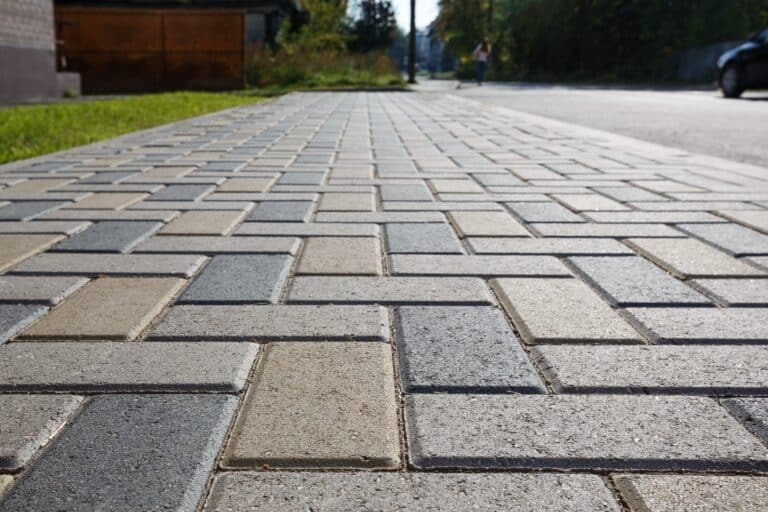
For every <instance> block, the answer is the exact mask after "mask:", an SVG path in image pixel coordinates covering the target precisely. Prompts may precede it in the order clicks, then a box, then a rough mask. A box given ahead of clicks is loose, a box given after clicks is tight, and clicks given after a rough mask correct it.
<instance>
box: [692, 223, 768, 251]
mask: <svg viewBox="0 0 768 512" xmlns="http://www.w3.org/2000/svg"><path fill="white" fill-rule="evenodd" d="M677 227H679V228H680V229H682V230H683V231H685V232H686V233H690V234H691V235H693V236H695V237H697V238H700V239H702V240H704V241H706V242H709V243H710V244H712V245H714V246H715V247H719V248H720V249H722V250H724V251H725V252H727V253H728V254H732V255H734V256H762V255H768V235H765V234H763V233H759V232H757V231H754V230H752V229H749V228H746V227H744V226H739V225H738V224H678V226H677Z"/></svg>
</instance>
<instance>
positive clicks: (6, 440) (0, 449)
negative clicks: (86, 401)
mask: <svg viewBox="0 0 768 512" xmlns="http://www.w3.org/2000/svg"><path fill="white" fill-rule="evenodd" d="M82 400H83V399H82V397H79V396H68V395H48V396H45V395H37V396H35V395H0V416H2V418H3V421H2V423H0V470H6V471H15V470H18V469H20V468H22V467H23V466H24V465H25V464H26V463H27V462H28V461H29V459H30V458H32V456H33V455H34V454H35V453H36V452H37V451H38V450H39V449H40V448H42V447H43V446H45V445H46V444H48V442H49V441H50V440H51V438H52V437H53V436H54V435H56V432H57V431H58V430H59V428H61V427H62V425H64V423H66V421H67V419H68V418H69V417H70V416H72V414H73V413H74V412H75V410H76V409H77V407H78V406H79V405H80V403H81V402H82Z"/></svg>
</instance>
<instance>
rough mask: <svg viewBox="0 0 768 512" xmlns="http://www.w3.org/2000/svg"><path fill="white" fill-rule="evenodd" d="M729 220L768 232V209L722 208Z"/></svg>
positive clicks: (721, 212) (723, 214) (721, 213)
mask: <svg viewBox="0 0 768 512" xmlns="http://www.w3.org/2000/svg"><path fill="white" fill-rule="evenodd" d="M717 213H719V214H720V215H722V216H723V217H725V218H726V219H728V220H732V221H734V222H738V223H739V224H743V225H744V226H747V227H748V228H752V229H756V230H758V231H762V232H763V233H767V234H768V210H720V211H718V212H717Z"/></svg>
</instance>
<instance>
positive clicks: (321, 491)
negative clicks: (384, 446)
mask: <svg viewBox="0 0 768 512" xmlns="http://www.w3.org/2000/svg"><path fill="white" fill-rule="evenodd" d="M246 509H247V510H260V511H264V512H282V511H284V510H305V511H309V510H318V511H319V510H322V511H324V512H346V511H349V510H358V511H361V512H375V511H383V510H390V511H394V510H398V511H417V510H420V511H429V512H436V511H443V512H466V511H467V510H507V511H512V512H523V511H525V512H551V511H554V510H557V511H559V512H584V511H590V512H618V511H619V510H620V508H619V506H618V505H617V504H616V502H615V500H614V498H613V497H612V496H611V493H610V491H609V490H608V488H607V487H606V486H605V484H604V483H603V482H602V481H601V480H600V477H598V476H596V475H555V474H543V473H536V474H499V473H495V474H488V473H486V474H455V473H454V474H451V473H441V474H434V473H412V472H411V473H401V472H387V473H371V472H355V473H349V472H346V473H342V472H322V473H316V472H294V473H291V472H285V471H280V472H268V473H267V472H240V471H238V472H235V473H223V474H221V475H219V476H218V477H217V478H216V480H215V481H214V484H213V488H212V489H211V493H210V497H209V499H208V503H207V505H206V507H205V510H206V512H225V511H233V510H246Z"/></svg>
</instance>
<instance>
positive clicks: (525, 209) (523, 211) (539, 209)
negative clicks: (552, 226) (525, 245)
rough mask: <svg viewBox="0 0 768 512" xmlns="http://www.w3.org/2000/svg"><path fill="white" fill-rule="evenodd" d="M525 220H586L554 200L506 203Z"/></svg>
mask: <svg viewBox="0 0 768 512" xmlns="http://www.w3.org/2000/svg"><path fill="white" fill-rule="evenodd" d="M506 205H507V208H509V209H510V210H511V211H512V213H514V214H515V215H517V216H518V217H519V218H520V219H521V220H522V221H524V222H586V221H585V220H584V218H583V217H581V216H579V215H576V214H575V213H573V212H572V211H571V210H569V209H568V208H566V207H565V206H562V205H561V204H559V203H556V202H554V201H551V202H548V203H528V202H525V203H506Z"/></svg>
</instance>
